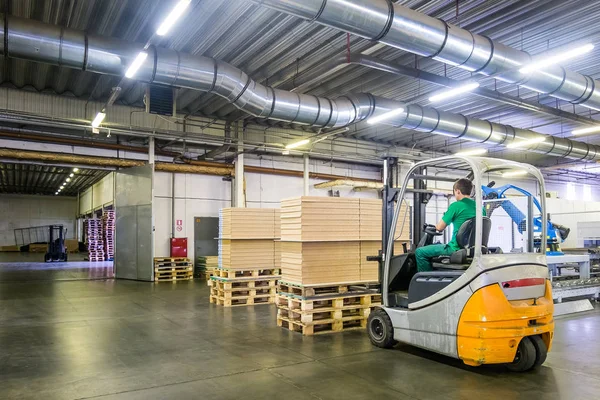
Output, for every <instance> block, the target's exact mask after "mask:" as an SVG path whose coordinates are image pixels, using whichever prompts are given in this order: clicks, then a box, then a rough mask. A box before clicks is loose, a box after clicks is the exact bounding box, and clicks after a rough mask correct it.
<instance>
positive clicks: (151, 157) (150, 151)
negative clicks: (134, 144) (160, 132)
mask: <svg viewBox="0 0 600 400" xmlns="http://www.w3.org/2000/svg"><path fill="white" fill-rule="evenodd" d="M148 164H154V136H150V137H149V138H148Z"/></svg>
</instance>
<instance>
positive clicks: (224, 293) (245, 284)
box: [210, 268, 281, 307]
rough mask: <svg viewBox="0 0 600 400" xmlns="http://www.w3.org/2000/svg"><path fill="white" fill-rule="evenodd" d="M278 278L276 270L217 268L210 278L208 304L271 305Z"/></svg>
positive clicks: (278, 272)
mask: <svg viewBox="0 0 600 400" xmlns="http://www.w3.org/2000/svg"><path fill="white" fill-rule="evenodd" d="M280 278H281V275H280V271H279V269H278V268H253V269H245V270H237V269H229V268H217V269H216V270H215V271H214V275H213V276H212V277H211V278H210V279H211V289H210V302H211V303H215V304H216V305H219V306H225V307H233V306H253V305H258V304H273V303H275V295H276V294H277V281H278V280H279V279H280Z"/></svg>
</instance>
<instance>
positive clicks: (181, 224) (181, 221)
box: [176, 219, 183, 232]
mask: <svg viewBox="0 0 600 400" xmlns="http://www.w3.org/2000/svg"><path fill="white" fill-rule="evenodd" d="M176 229H177V232H181V231H182V230H183V220H182V219H178V220H177V228H176Z"/></svg>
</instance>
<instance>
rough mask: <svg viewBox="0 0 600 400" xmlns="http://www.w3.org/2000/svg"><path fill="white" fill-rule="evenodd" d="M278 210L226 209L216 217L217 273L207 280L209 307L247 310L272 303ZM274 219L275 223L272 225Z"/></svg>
mask: <svg viewBox="0 0 600 400" xmlns="http://www.w3.org/2000/svg"><path fill="white" fill-rule="evenodd" d="M278 211H279V210H274V209H265V208H226V209H223V210H221V212H220V214H219V232H220V237H219V259H218V264H219V265H218V269H217V270H215V271H214V273H213V276H212V277H211V278H210V286H212V288H211V296H210V301H211V303H215V304H217V305H221V306H225V307H232V306H250V305H257V304H272V303H274V302H275V294H276V290H277V285H276V284H277V280H278V279H279V278H280V270H279V265H278V263H277V262H276V261H275V253H276V244H275V240H276V239H279V236H278V235H279V234H278V231H279V223H278V222H279V221H278V219H279V213H278ZM276 217H277V221H276Z"/></svg>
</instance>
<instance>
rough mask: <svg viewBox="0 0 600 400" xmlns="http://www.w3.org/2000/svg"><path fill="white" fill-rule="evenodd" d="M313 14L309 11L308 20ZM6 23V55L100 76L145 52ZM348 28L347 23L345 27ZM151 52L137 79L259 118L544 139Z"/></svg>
mask: <svg viewBox="0 0 600 400" xmlns="http://www.w3.org/2000/svg"><path fill="white" fill-rule="evenodd" d="M269 3H277V2H273V1H271V2H269ZM293 3H294V2H293V1H288V2H286V4H293ZM342 3H344V2H343V1H331V0H330V1H329V2H327V5H328V7H329V6H332V5H336V4H342ZM354 3H356V4H358V3H359V2H358V1H355V2H354ZM303 4H304V6H303V7H304V8H305V9H306V10H309V11H310V10H313V9H314V7H316V6H317V5H319V4H321V2H320V1H315V0H311V1H303ZM323 4H325V3H323ZM385 4H387V3H385ZM309 11H306V12H305V14H306V15H308V14H307V13H309ZM321 11H322V12H321V13H320V14H319V16H320V17H323V18H325V17H327V18H333V15H332V13H333V12H334V11H335V10H332V9H328V8H327V7H325V9H324V10H321ZM325 11H327V12H325ZM339 13H340V15H342V16H344V18H347V17H348V13H349V11H348V9H344V10H339ZM370 15H371V16H372V15H373V14H365V17H364V18H361V19H357V20H356V21H358V22H357V23H358V25H360V26H362V28H361V29H362V30H363V31H365V32H366V31H367V30H370V29H372V27H371V23H374V22H373V21H371V20H370V18H371V17H370ZM415 15H417V16H420V15H421V14H418V13H415ZM356 21H355V22H356ZM361 21H362V22H361ZM367 22H368V23H367ZM361 24H362V25H361ZM3 25H4V26H3V29H0V35H2V41H0V43H4V46H3V47H0V48H1V49H2V52H3V54H4V55H6V56H8V57H15V58H21V59H26V60H31V61H37V62H43V63H48V64H54V65H61V66H65V67H70V68H76V69H83V70H86V71H91V72H97V73H101V74H109V75H118V76H122V75H123V74H124V72H125V70H126V68H127V67H128V66H129V64H130V63H131V62H132V61H133V59H134V58H135V57H136V56H137V54H138V53H139V52H140V51H143V50H144V49H143V46H142V45H139V44H132V43H129V42H124V41H122V40H118V39H111V38H105V37H101V36H95V35H89V34H86V33H85V32H81V31H75V30H71V29H65V28H61V27H58V26H55V25H50V24H45V23H42V22H37V21H33V20H29V19H22V18H18V17H12V16H5V17H4V18H3ZM350 25H351V24H350V20H348V24H347V27H350ZM388 33H389V32H388ZM147 52H148V57H147V59H146V61H145V62H144V64H143V65H142V67H141V68H140V69H139V70H138V72H137V75H136V79H138V80H140V81H143V82H149V83H156V84H163V85H171V86H176V87H183V88H189V89H196V90H201V91H204V92H212V93H215V94H217V95H219V96H222V97H224V98H226V99H227V100H229V101H230V102H231V103H233V104H234V105H235V106H236V107H238V108H239V109H241V110H243V111H245V112H247V113H249V114H251V115H253V116H255V117H259V118H269V119H274V120H279V121H285V122H289V123H295V124H304V125H310V126H315V127H320V128H334V127H341V126H346V125H349V124H352V123H356V122H360V121H363V120H365V119H366V118H368V117H370V116H372V115H379V114H381V113H384V112H386V111H389V110H392V109H398V108H404V109H405V112H404V113H402V114H401V115H399V116H398V117H396V118H394V119H391V120H389V121H387V122H386V123H388V124H390V125H394V126H401V127H404V128H408V129H414V130H417V131H422V132H431V133H435V134H440V135H445V136H448V137H453V138H463V139H465V140H471V141H474V142H481V143H484V142H485V143H489V144H509V143H510V142H512V141H514V140H523V139H533V138H536V137H540V136H544V135H541V134H538V133H535V132H533V131H528V130H524V129H516V128H513V127H511V126H508V125H501V124H495V123H492V122H489V121H484V120H478V119H474V118H468V117H465V116H463V115H461V114H453V113H449V112H444V111H440V110H437V109H435V108H431V107H420V106H418V105H408V106H407V105H405V104H403V103H401V102H397V101H393V100H388V99H383V98H379V97H375V96H372V95H370V94H358V95H348V96H344V97H340V98H337V99H328V98H323V97H316V96H312V95H307V94H300V93H294V92H289V91H285V90H279V89H275V88H272V87H268V86H263V85H261V84H259V83H257V82H255V81H254V80H252V79H251V78H250V77H249V76H248V75H246V74H245V73H244V72H243V71H241V70H239V69H238V68H235V67H234V66H232V65H230V64H227V63H225V62H222V61H218V60H215V59H213V58H209V57H203V56H195V55H190V54H184V53H180V52H177V51H174V50H170V49H164V48H159V47H153V46H151V47H150V48H148V49H147ZM527 150H530V151H536V152H541V153H545V154H549V155H554V156H559V157H566V158H570V159H576V160H597V159H600V147H598V146H594V145H588V144H586V143H582V142H575V141H571V140H568V139H561V138H557V137H553V136H547V137H546V141H545V142H544V143H540V144H537V145H533V146H531V147H529V148H528V149H527Z"/></svg>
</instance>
